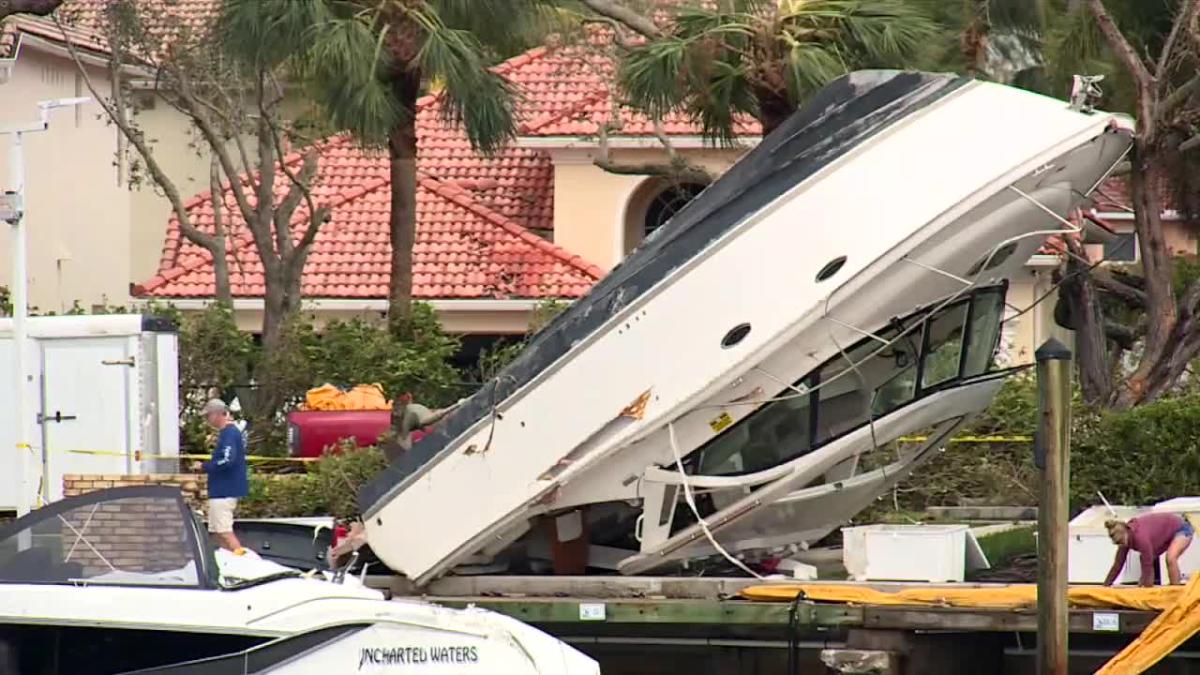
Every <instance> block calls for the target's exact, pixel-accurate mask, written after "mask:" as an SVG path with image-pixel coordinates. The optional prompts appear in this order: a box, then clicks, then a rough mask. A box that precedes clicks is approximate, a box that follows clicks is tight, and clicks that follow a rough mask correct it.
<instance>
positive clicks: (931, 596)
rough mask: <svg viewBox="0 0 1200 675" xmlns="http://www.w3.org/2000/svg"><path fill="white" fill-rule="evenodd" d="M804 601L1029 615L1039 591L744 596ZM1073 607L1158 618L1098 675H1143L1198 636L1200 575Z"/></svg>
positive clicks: (1079, 601) (1109, 593)
mask: <svg viewBox="0 0 1200 675" xmlns="http://www.w3.org/2000/svg"><path fill="white" fill-rule="evenodd" d="M797 595H802V597H803V598H804V599H806V600H810V601H812V602H831V603H847V604H854V605H920V606H926V607H960V608H979V609H1033V608H1034V607H1036V606H1037V587H1036V586H1034V585H1031V584H1024V585H1014V586H996V587H987V588H953V587H944V588H909V589H905V590H901V591H896V592H891V593H889V592H886V591H877V590H875V589H872V588H866V587H863V586H853V585H848V584H846V585H843V584H778V585H764V586H751V587H749V588H746V589H744V590H742V596H743V597H746V598H749V599H750V600H764V601H775V602H789V601H791V600H794V599H795V598H796V596H797ZM1067 600H1068V602H1070V604H1071V605H1072V606H1073V607H1081V608H1086V609H1103V608H1109V609H1138V610H1147V611H1158V612H1161V613H1160V614H1159V615H1158V618H1156V619H1155V620H1154V622H1153V623H1151V624H1150V625H1149V626H1147V627H1146V630H1145V631H1143V632H1142V634H1141V636H1139V637H1138V638H1137V639H1136V640H1134V641H1133V642H1131V643H1130V644H1129V645H1128V646H1127V647H1126V648H1125V649H1124V650H1123V651H1122V652H1121V653H1119V654H1117V655H1116V656H1114V657H1113V658H1112V660H1111V661H1109V662H1108V663H1107V664H1105V666H1104V667H1103V668H1101V669H1100V670H1098V671H1096V673H1097V675H1116V674H1118V673H1120V674H1121V675H1133V674H1135V673H1141V672H1143V671H1145V670H1147V669H1148V668H1150V667H1151V666H1153V665H1154V664H1155V663H1158V662H1159V661H1160V660H1161V659H1162V658H1163V657H1165V656H1166V655H1168V654H1170V653H1171V652H1173V651H1175V649H1176V648H1178V647H1179V645H1181V644H1183V643H1184V642H1186V641H1187V640H1188V639H1190V638H1191V637H1192V636H1193V635H1195V634H1196V633H1197V632H1200V575H1197V576H1196V578H1194V579H1192V580H1191V582H1190V583H1188V585H1187V586H1157V587H1154V588H1106V587H1104V586H1075V587H1072V588H1070V589H1068V590H1067Z"/></svg>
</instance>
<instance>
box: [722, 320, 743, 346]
mask: <svg viewBox="0 0 1200 675" xmlns="http://www.w3.org/2000/svg"><path fill="white" fill-rule="evenodd" d="M749 334H750V324H748V323H741V324H738V325H736V326H734V327H733V328H730V329H729V332H728V333H726V334H725V337H723V338H721V347H722V348H724V349H729V348H730V347H732V346H734V345H736V344H737V343H739V342H741V341H742V340H745V339H746V336H747V335H749Z"/></svg>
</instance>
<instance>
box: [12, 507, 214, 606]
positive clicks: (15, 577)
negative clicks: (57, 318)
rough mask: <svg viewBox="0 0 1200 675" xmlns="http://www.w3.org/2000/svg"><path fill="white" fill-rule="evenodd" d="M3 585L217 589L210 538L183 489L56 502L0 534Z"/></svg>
mask: <svg viewBox="0 0 1200 675" xmlns="http://www.w3.org/2000/svg"><path fill="white" fill-rule="evenodd" d="M0 583H9V584H74V585H100V584H103V585H116V586H156V587H170V588H213V587H215V586H216V565H215V564H214V563H213V560H212V558H211V551H210V549H209V547H208V545H207V538H205V537H204V536H203V534H202V532H201V529H200V526H199V523H198V522H197V520H196V518H195V516H194V515H193V514H192V512H191V510H190V509H189V508H188V506H187V504H186V502H184V500H183V496H182V495H181V494H180V492H179V488H177V487H168V486H135V487H127V488H114V489H111V490H102V491H98V492H92V493H89V494H86V495H82V496H79V497H72V498H70V499H65V500H62V501H59V502H55V503H53V504H50V505H49V506H46V507H44V508H41V509H38V510H37V511H34V512H32V513H29V514H28V515H26V516H24V517H22V518H20V519H18V520H16V521H13V522H12V523H9V524H8V525H7V526H5V527H4V528H3V529H2V530H0Z"/></svg>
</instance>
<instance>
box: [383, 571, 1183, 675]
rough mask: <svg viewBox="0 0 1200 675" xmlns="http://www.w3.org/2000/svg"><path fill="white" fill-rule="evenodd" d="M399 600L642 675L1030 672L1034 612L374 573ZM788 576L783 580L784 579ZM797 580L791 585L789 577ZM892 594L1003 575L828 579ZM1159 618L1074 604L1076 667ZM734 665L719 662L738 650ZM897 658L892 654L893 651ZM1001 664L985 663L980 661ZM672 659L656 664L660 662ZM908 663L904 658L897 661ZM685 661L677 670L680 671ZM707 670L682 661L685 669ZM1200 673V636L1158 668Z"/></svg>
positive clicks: (723, 587)
mask: <svg viewBox="0 0 1200 675" xmlns="http://www.w3.org/2000/svg"><path fill="white" fill-rule="evenodd" d="M368 583H371V584H372V585H375V586H377V587H386V588H388V589H389V590H391V591H392V592H393V594H394V597H396V598H403V597H405V596H408V597H414V596H418V595H419V597H421V598H422V599H424V600H426V601H430V602H435V603H438V604H443V605H446V606H450V607H467V606H475V607H480V608H483V609H488V610H491V611H494V612H498V613H501V614H505V615H508V616H511V617H513V618H515V619H518V620H520V621H523V622H526V623H529V624H532V625H535V626H538V627H539V628H542V629H543V630H545V631H547V632H548V633H551V634H553V635H555V636H556V637H560V638H562V639H564V640H566V641H568V642H571V643H572V644H575V645H576V646H577V647H579V648H580V649H583V650H584V651H586V652H589V653H590V654H592V655H593V656H595V657H596V658H598V659H599V660H600V662H601V664H602V666H603V668H604V669H603V672H604V673H605V675H627V674H628V675H640V673H642V672H661V671H653V670H645V671H644V670H639V669H638V666H637V664H636V659H637V658H638V657H637V655H638V654H641V655H642V657H643V658H644V655H645V653H646V651H645V650H647V649H650V648H653V649H654V650H656V653H657V650H664V651H663V653H664V654H670V659H672V660H678V662H679V663H681V664H687V663H689V662H688V661H687V659H688V658H689V655H691V656H694V657H695V658H696V659H698V661H697V663H702V664H707V663H710V662H712V663H717V662H720V663H724V664H725V665H724V666H723V667H724V668H733V667H734V666H735V665H736V667H737V668H739V669H740V670H719V669H718V670H713V671H712V672H739V673H747V674H755V675H791V673H790V671H789V667H788V665H787V658H788V656H789V652H792V651H793V650H794V651H795V653H794V654H793V655H792V658H793V659H794V661H793V663H795V662H796V661H798V662H799V663H802V664H806V665H805V666H804V667H801V668H800V669H799V670H798V671H796V672H802V673H821V672H839V671H838V670H822V668H825V667H826V666H825V665H824V664H823V663H822V661H821V659H822V658H836V657H837V656H838V655H839V654H840V655H847V654H849V655H860V654H867V655H875V656H877V657H879V658H884V659H886V658H892V659H894V660H896V662H897V663H895V664H893V669H892V670H881V671H854V670H845V671H841V672H884V673H890V674H892V675H901V674H905V675H914V674H923V673H956V672H968V670H967V668H968V665H969V672H971V673H972V675H1010V674H1013V675H1016V674H1019V675H1024V674H1025V673H1033V672H1034V670H1033V667H1034V654H1035V651H1036V633H1037V612H1036V610H1035V609H1034V608H1021V609H1008V608H1006V609H998V608H961V607H940V606H914V605H871V604H861V605H859V604H840V603H824V602H814V601H811V600H799V601H787V602H779V601H776V602H769V601H761V600H746V599H743V598H741V597H740V596H739V593H740V592H741V591H742V590H743V589H746V588H748V587H751V586H761V585H762V584H763V582H761V581H758V580H755V579H746V578H705V577H618V576H586V577H549V576H474V577H444V578H442V579H439V580H436V581H434V582H432V583H430V584H429V585H428V586H427V587H426V588H425V589H424V593H423V594H419V593H417V592H416V591H415V589H413V588H412V587H411V586H410V585H408V584H407V582H406V581H405V580H403V579H398V578H386V577H376V578H373V579H370V580H368ZM781 583H782V582H781ZM789 583H790V582H789ZM820 583H821V584H822V585H845V586H847V587H854V588H870V589H873V590H878V591H884V592H897V591H903V590H910V589H936V588H953V589H966V588H979V589H994V588H998V587H1001V586H1004V584H972V583H959V584H924V583H883V582H852V581H845V582H820ZM1157 616H1158V612H1156V611H1143V610H1134V609H1078V608H1076V609H1072V610H1071V613H1070V633H1071V636H1070V644H1071V651H1072V655H1071V664H1072V670H1071V672H1072V673H1075V672H1076V667H1077V666H1078V668H1079V670H1078V672H1080V673H1083V672H1087V673H1091V672H1093V671H1094V670H1095V669H1096V668H1098V667H1099V666H1101V665H1102V664H1104V663H1105V662H1106V661H1108V659H1109V658H1111V657H1112V656H1113V655H1115V654H1116V653H1117V652H1119V651H1121V650H1122V649H1123V648H1124V647H1125V646H1126V645H1127V644H1129V643H1130V642H1131V641H1132V640H1133V639H1135V638H1136V637H1137V636H1138V635H1140V634H1141V633H1142V631H1143V630H1144V629H1145V628H1146V627H1147V626H1148V625H1150V623H1151V622H1152V621H1154V619H1155V618H1156V617H1157ZM731 654H736V655H737V656H736V659H739V660H738V661H736V663H735V664H734V663H729V662H726V661H722V659H729V658H735V657H733V656H730V655H731ZM888 655H891V656H888ZM981 660H983V661H987V662H988V663H989V664H990V663H993V662H994V663H995V664H996V667H995V669H991V666H987V667H981V666H980V661H981ZM664 662H665V661H661V662H657V663H658V666H659V667H661V666H662V663H664ZM900 662H903V664H905V665H898V664H899V663H900ZM675 669H676V668H674V667H672V670H675ZM685 671H686V672H689V673H690V672H701V673H703V672H707V671H706V670H703V669H702V670H693V669H691V668H690V667H686V668H685V667H684V666H682V665H681V666H680V672H685ZM1198 671H1200V642H1197V641H1190V642H1188V643H1185V644H1184V645H1183V646H1181V647H1180V648H1179V649H1178V650H1177V651H1176V652H1175V653H1174V654H1172V655H1171V657H1169V658H1167V659H1165V660H1164V661H1163V662H1162V663H1161V664H1160V665H1159V666H1158V667H1156V668H1155V669H1153V670H1150V671H1147V672H1151V673H1176V672H1179V673H1183V672H1198Z"/></svg>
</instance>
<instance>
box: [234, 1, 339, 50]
mask: <svg viewBox="0 0 1200 675" xmlns="http://www.w3.org/2000/svg"><path fill="white" fill-rule="evenodd" d="M331 18H332V8H331V6H330V4H329V2H328V0H225V2H224V4H223V5H222V8H221V14H220V18H219V19H218V30H217V35H219V36H220V39H221V42H222V46H223V48H224V49H225V50H226V51H227V52H228V53H229V54H231V55H232V56H234V57H236V58H239V59H241V60H242V61H244V62H247V63H257V64H263V65H268V66H270V65H275V64H279V63H282V62H284V61H287V60H289V59H292V58H296V57H297V55H299V54H301V53H303V52H304V50H305V49H306V48H307V45H308V44H309V43H310V41H311V40H313V39H314V38H315V37H316V36H317V35H318V30H319V28H320V27H321V26H323V25H324V24H325V23H326V22H327V21H329V20H330V19H331Z"/></svg>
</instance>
